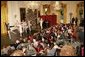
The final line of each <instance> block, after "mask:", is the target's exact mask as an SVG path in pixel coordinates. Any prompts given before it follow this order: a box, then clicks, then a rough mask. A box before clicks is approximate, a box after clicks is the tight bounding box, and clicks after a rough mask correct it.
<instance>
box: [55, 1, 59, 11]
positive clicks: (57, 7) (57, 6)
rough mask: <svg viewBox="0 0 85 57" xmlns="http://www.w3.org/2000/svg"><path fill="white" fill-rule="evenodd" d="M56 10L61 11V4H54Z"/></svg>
mask: <svg viewBox="0 0 85 57" xmlns="http://www.w3.org/2000/svg"><path fill="white" fill-rule="evenodd" d="M54 10H60V2H59V1H56V2H55V4H54Z"/></svg>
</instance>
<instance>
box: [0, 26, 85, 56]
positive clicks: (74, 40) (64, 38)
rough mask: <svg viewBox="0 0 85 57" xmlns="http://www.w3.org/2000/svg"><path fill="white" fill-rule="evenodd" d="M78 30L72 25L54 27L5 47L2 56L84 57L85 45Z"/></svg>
mask: <svg viewBox="0 0 85 57" xmlns="http://www.w3.org/2000/svg"><path fill="white" fill-rule="evenodd" d="M78 28H79V27H77V26H72V25H70V24H58V25H55V26H52V27H50V28H47V29H44V30H42V31H40V32H37V33H34V34H33V35H28V37H25V38H20V39H18V40H16V42H15V43H14V44H10V46H7V47H4V48H3V49H2V50H1V55H2V56H66V55H65V54H67V56H84V46H83V45H84V44H83V42H81V41H80V39H79V36H78V31H79V30H78ZM65 46H67V47H65ZM69 46H70V47H69ZM66 50H67V51H66ZM70 50H71V51H70Z"/></svg>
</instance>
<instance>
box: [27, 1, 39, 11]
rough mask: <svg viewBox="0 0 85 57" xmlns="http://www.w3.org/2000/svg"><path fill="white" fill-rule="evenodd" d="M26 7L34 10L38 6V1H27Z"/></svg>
mask: <svg viewBox="0 0 85 57" xmlns="http://www.w3.org/2000/svg"><path fill="white" fill-rule="evenodd" d="M28 8H30V9H32V10H35V9H38V8H39V1H29V3H28Z"/></svg>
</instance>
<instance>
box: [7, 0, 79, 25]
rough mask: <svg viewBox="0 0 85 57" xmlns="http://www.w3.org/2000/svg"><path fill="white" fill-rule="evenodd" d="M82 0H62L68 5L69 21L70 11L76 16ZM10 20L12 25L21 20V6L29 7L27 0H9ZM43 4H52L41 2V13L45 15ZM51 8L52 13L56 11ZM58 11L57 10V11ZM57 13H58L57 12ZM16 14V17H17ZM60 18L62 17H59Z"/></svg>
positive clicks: (68, 18) (68, 19) (68, 17)
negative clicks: (78, 5) (77, 7)
mask: <svg viewBox="0 0 85 57" xmlns="http://www.w3.org/2000/svg"><path fill="white" fill-rule="evenodd" d="M79 2H80V1H62V3H64V4H66V5H67V23H69V21H70V16H69V13H70V12H72V13H73V16H74V17H76V5H77V4H78V3H79ZM7 3H8V22H9V24H10V25H15V24H16V20H18V21H20V8H26V10H27V8H28V6H29V5H28V2H27V1H8V2H7ZM43 4H50V2H43V3H41V6H40V7H39V8H40V14H41V15H43V6H42V5H43ZM52 9H53V8H51V13H53V12H55V11H53V10H52ZM55 13H56V12H55ZM56 14H57V13H56ZM15 15H16V18H15ZM58 19H60V18H59V17H58Z"/></svg>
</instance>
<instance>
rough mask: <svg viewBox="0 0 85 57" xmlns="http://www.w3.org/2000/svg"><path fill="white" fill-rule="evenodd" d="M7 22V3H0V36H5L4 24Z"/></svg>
mask: <svg viewBox="0 0 85 57" xmlns="http://www.w3.org/2000/svg"><path fill="white" fill-rule="evenodd" d="M7 22H8V18H7V2H6V1H1V34H7V30H6V26H5V23H7Z"/></svg>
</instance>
